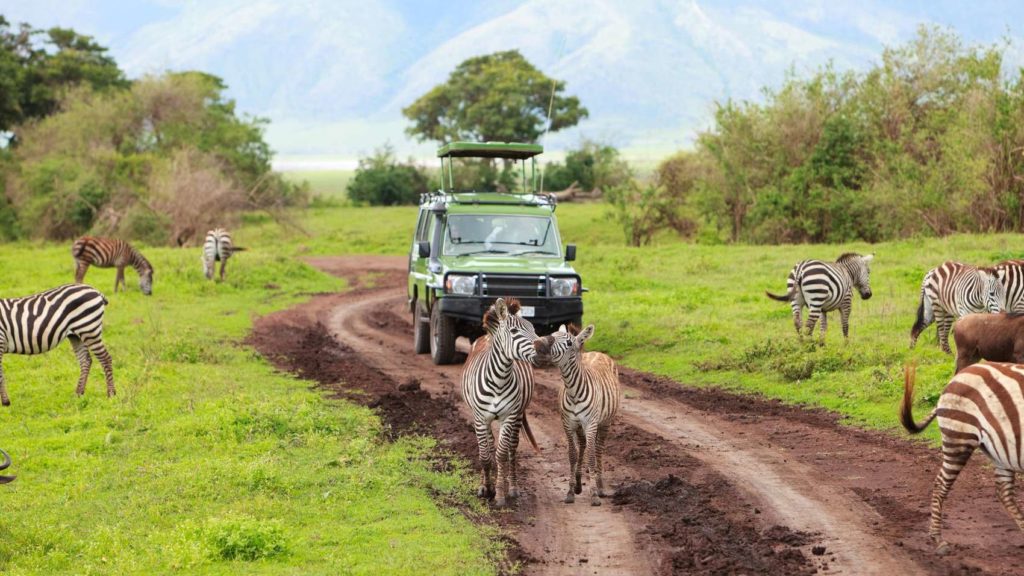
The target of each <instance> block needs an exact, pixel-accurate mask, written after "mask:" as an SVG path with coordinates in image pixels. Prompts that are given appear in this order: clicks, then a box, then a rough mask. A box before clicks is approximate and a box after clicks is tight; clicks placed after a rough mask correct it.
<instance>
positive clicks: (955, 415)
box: [900, 362, 1024, 553]
mask: <svg viewBox="0 0 1024 576" xmlns="http://www.w3.org/2000/svg"><path fill="white" fill-rule="evenodd" d="M1022 391H1024V365H1022V364H1003V363H999V362H992V363H986V364H974V365H971V366H968V367H967V368H964V369H963V371H961V372H960V373H958V374H957V375H956V376H953V379H952V380H950V381H949V384H948V385H946V388H945V390H943V391H942V395H941V396H939V402H938V404H937V405H936V406H935V409H934V410H932V411H931V413H930V414H929V415H928V417H927V418H925V420H924V422H921V423H920V424H918V423H916V422H914V416H913V414H912V413H911V407H912V404H913V400H914V370H913V369H912V368H908V369H907V370H906V372H905V375H904V383H903V402H902V403H901V404H900V422H901V423H902V424H903V427H904V428H906V429H907V431H909V432H910V433H911V434H918V433H920V432H921V431H923V430H924V429H925V428H927V427H928V425H929V424H930V423H931V421H932V420H935V419H936V418H937V419H938V421H939V431H940V432H941V433H942V468H940V469H939V474H938V476H936V477H935V487H934V489H933V490H932V510H931V524H930V525H929V528H928V535H929V536H931V538H932V539H933V540H934V541H935V543H936V544H937V545H938V550H937V551H938V552H939V553H947V552H948V551H949V545H948V544H947V543H946V542H944V541H943V540H942V504H943V502H944V501H945V500H946V496H947V495H948V494H949V490H950V488H952V487H953V482H955V481H956V477H957V476H958V475H959V474H960V471H961V470H963V468H964V466H965V465H966V464H967V460H968V459H970V457H971V454H972V453H973V452H974V449H975V448H981V451H982V452H984V453H985V455H986V456H988V457H989V459H990V460H991V461H992V464H994V465H995V468H996V474H995V477H996V488H997V489H998V492H999V501H1000V502H1002V504H1003V507H1004V508H1006V511H1007V512H1009V513H1010V516H1011V517H1012V518H1013V520H1014V521H1015V522H1016V523H1017V527H1018V528H1020V529H1021V530H1022V531H1024V514H1021V511H1020V508H1019V507H1018V506H1017V502H1016V500H1015V499H1014V474H1015V473H1021V472H1024V438H1022V436H1021V434H1022V432H1021V431H1022V430H1024V397H1022V396H1021V392H1022Z"/></svg>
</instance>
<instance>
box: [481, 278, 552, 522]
mask: <svg viewBox="0 0 1024 576" xmlns="http://www.w3.org/2000/svg"><path fill="white" fill-rule="evenodd" d="M519 310H520V305H519V302H518V301H517V300H514V299H509V300H508V301H507V302H506V301H505V300H504V299H502V298H498V299H497V300H496V301H495V302H494V304H493V305H492V306H491V307H490V308H488V310H487V312H485V313H484V317H483V325H484V328H485V330H486V331H487V334H485V335H484V336H483V337H481V338H478V339H477V340H476V341H474V342H473V347H472V349H471V350H470V353H469V357H468V358H467V359H466V366H465V368H463V371H462V398H463V400H464V401H465V402H466V404H467V405H468V406H469V408H470V410H471V411H472V412H473V429H474V431H475V432H476V440H477V447H478V449H479V453H480V466H481V472H480V487H479V488H478V490H477V495H478V496H480V497H489V496H495V500H494V503H495V505H496V506H498V507H502V506H505V499H506V496H507V497H510V498H516V497H518V496H519V483H518V479H517V477H516V472H517V470H516V449H517V448H518V446H519V428H520V427H522V428H523V430H524V431H525V432H526V437H527V438H528V439H529V440H530V443H531V444H532V445H533V447H534V449H538V448H537V442H536V441H535V440H534V438H533V433H532V432H531V431H530V426H529V424H528V423H527V420H526V407H527V405H529V404H530V398H531V397H532V396H533V367H532V366H531V365H532V363H533V362H534V361H535V359H536V357H537V351H536V350H535V349H534V347H533V341H534V340H536V339H537V334H536V332H535V331H534V328H533V325H532V324H530V322H529V321H528V320H525V319H523V317H522V316H520V315H519ZM495 420H496V421H497V422H498V443H497V448H495V445H494V436H493V434H492V433H491V422H494V421H495ZM495 460H496V461H497V462H496V464H497V480H496V482H492V478H491V468H492V465H493V464H494V463H495ZM510 485H511V488H510V487H509V486H510ZM495 486H496V488H495Z"/></svg>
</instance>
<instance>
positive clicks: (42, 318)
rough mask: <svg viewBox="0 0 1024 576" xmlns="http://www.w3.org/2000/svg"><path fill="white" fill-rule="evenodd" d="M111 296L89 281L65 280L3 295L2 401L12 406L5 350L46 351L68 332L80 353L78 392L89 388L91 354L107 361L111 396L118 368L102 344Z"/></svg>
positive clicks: (105, 371)
mask: <svg viewBox="0 0 1024 576" xmlns="http://www.w3.org/2000/svg"><path fill="white" fill-rule="evenodd" d="M106 305H107V299H106V298H104V297H103V294H100V293H99V291H98V290H96V289H95V288H93V287H91V286H86V285H85V284H67V285H64V286H60V287H58V288H53V289H51V290H47V291H46V292H40V293H39V294H34V295H32V296H25V297H23V298H3V299H0V403H2V404H3V405H4V406H10V404H11V400H10V398H9V397H8V396H7V379H6V378H4V373H3V365H2V362H3V355H4V354H5V353H6V354H42V353H44V352H49V351H50V350H53V349H54V348H56V347H57V345H58V344H60V343H61V342H63V341H64V339H65V338H66V339H67V340H68V341H70V342H71V347H72V348H73V349H74V351H75V356H76V357H77V358H78V366H79V368H80V369H81V373H80V375H79V377H78V387H77V388H76V389H75V393H76V394H78V395H79V396H81V395H82V394H84V393H85V383H86V381H88V379H89V369H90V368H91V367H92V356H91V355H90V353H91V354H92V355H94V356H96V358H97V359H98V360H99V361H100V365H101V366H103V375H104V376H105V377H106V380H107V396H113V395H114V394H115V391H114V368H113V361H112V360H111V358H110V353H109V352H107V348H106V346H104V345H103V313H104V312H105V310H106Z"/></svg>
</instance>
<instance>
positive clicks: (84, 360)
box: [68, 335, 92, 396]
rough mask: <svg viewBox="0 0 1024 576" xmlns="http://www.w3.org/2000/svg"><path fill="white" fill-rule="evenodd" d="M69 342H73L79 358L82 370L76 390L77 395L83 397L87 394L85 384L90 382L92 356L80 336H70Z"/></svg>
mask: <svg viewBox="0 0 1024 576" xmlns="http://www.w3.org/2000/svg"><path fill="white" fill-rule="evenodd" d="M68 341H69V342H71V348H72V349H73V350H74V351H75V357H76V358H78V367H79V368H80V369H81V373H80V374H79V375H78V387H76V388H75V394H78V395H79V396H81V395H82V394H85V383H86V382H88V381H89V369H90V368H92V356H90V355H89V349H88V348H87V347H86V346H85V344H83V343H82V340H81V338H79V337H78V336H74V335H69V336H68Z"/></svg>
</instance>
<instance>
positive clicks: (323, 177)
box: [284, 170, 355, 202]
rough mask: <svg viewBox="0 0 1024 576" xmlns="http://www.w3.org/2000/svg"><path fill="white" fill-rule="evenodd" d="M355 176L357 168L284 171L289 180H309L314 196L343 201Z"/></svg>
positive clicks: (299, 181) (295, 181) (300, 181)
mask: <svg viewBox="0 0 1024 576" xmlns="http://www.w3.org/2000/svg"><path fill="white" fill-rule="evenodd" d="M353 176H355V170H296V171H292V172H284V177H285V179H286V180H288V181H289V182H294V183H296V184H301V183H302V182H308V183H309V188H310V192H311V193H312V194H313V197H314V198H319V199H321V200H329V201H337V202H343V201H345V199H346V198H347V193H346V191H345V189H346V187H347V186H348V182H349V180H351V179H352V177H353Z"/></svg>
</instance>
